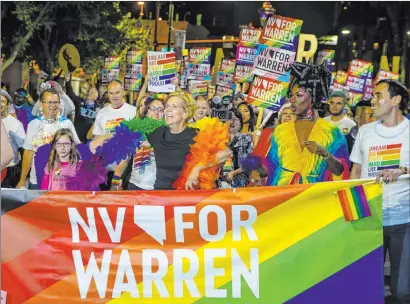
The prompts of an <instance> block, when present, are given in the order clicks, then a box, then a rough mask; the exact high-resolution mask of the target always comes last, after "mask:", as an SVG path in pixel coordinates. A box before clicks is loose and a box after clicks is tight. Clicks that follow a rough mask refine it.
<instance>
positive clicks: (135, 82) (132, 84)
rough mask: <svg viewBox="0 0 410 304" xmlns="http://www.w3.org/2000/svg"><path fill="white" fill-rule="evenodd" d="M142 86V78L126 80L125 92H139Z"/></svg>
mask: <svg viewBox="0 0 410 304" xmlns="http://www.w3.org/2000/svg"><path fill="white" fill-rule="evenodd" d="M141 85H142V78H124V90H126V91H129V92H139V90H140V89H141Z"/></svg>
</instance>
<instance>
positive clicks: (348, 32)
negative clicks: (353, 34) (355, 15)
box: [342, 30, 350, 35]
mask: <svg viewBox="0 0 410 304" xmlns="http://www.w3.org/2000/svg"><path fill="white" fill-rule="evenodd" d="M342 34H343V35H349V34H350V31H349V30H342Z"/></svg>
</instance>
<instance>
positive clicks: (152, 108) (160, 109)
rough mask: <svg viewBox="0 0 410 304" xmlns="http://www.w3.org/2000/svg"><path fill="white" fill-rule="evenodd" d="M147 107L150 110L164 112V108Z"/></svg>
mask: <svg viewBox="0 0 410 304" xmlns="http://www.w3.org/2000/svg"><path fill="white" fill-rule="evenodd" d="M148 109H149V110H150V111H152V112H157V113H164V108H156V107H149V108H148Z"/></svg>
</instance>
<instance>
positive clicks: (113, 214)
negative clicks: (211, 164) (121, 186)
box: [1, 180, 384, 304]
mask: <svg viewBox="0 0 410 304" xmlns="http://www.w3.org/2000/svg"><path fill="white" fill-rule="evenodd" d="M369 181H370V180H353V181H341V182H331V183H330V182H329V183H317V184H303V185H291V186H281V187H254V188H239V189H236V190H235V191H232V190H229V189H224V190H211V191H155V190H153V191H118V192H117V191H116V192H96V193H92V192H80V191H72V192H63V191H48V192H47V191H34V190H31V191H27V190H26V191H24V190H4V189H2V192H1V198H2V205H1V208H2V210H1V211H2V213H1V228H2V229H1V241H2V244H3V246H2V247H1V263H2V265H1V267H2V273H1V275H2V277H1V279H2V286H1V289H2V290H3V291H5V292H7V304H22V303H25V304H55V303H64V304H95V303H97V304H105V303H109V304H134V303H135V304H140V303H144V304H148V303H152V304H191V303H195V304H198V303H199V304H226V303H239V304H283V303H286V304H306V303H309V304H310V303H326V304H342V303H343V304H347V303H348V304H365V303H366V304H367V303H369V304H382V303H384V286H383V222H382V185H380V184H376V183H375V182H372V183H371V182H370V183H369ZM359 185H363V187H364V189H365V194H366V199H367V201H368V203H369V206H370V210H371V214H372V215H371V216H369V217H368V218H367V219H366V220H362V221H353V222H346V221H345V218H344V215H343V211H342V209H341V208H340V205H339V204H337V203H335V193H336V192H338V191H340V190H343V189H346V188H351V187H355V186H359ZM11 232H13V233H11ZM364 240H365V241H364ZM364 282H365V284H364Z"/></svg>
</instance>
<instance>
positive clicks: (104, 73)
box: [101, 68, 120, 83]
mask: <svg viewBox="0 0 410 304" xmlns="http://www.w3.org/2000/svg"><path fill="white" fill-rule="evenodd" d="M119 76H120V70H118V69H115V70H109V69H106V68H103V69H101V82H103V83H108V82H110V81H111V80H115V79H118V77H119Z"/></svg>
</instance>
